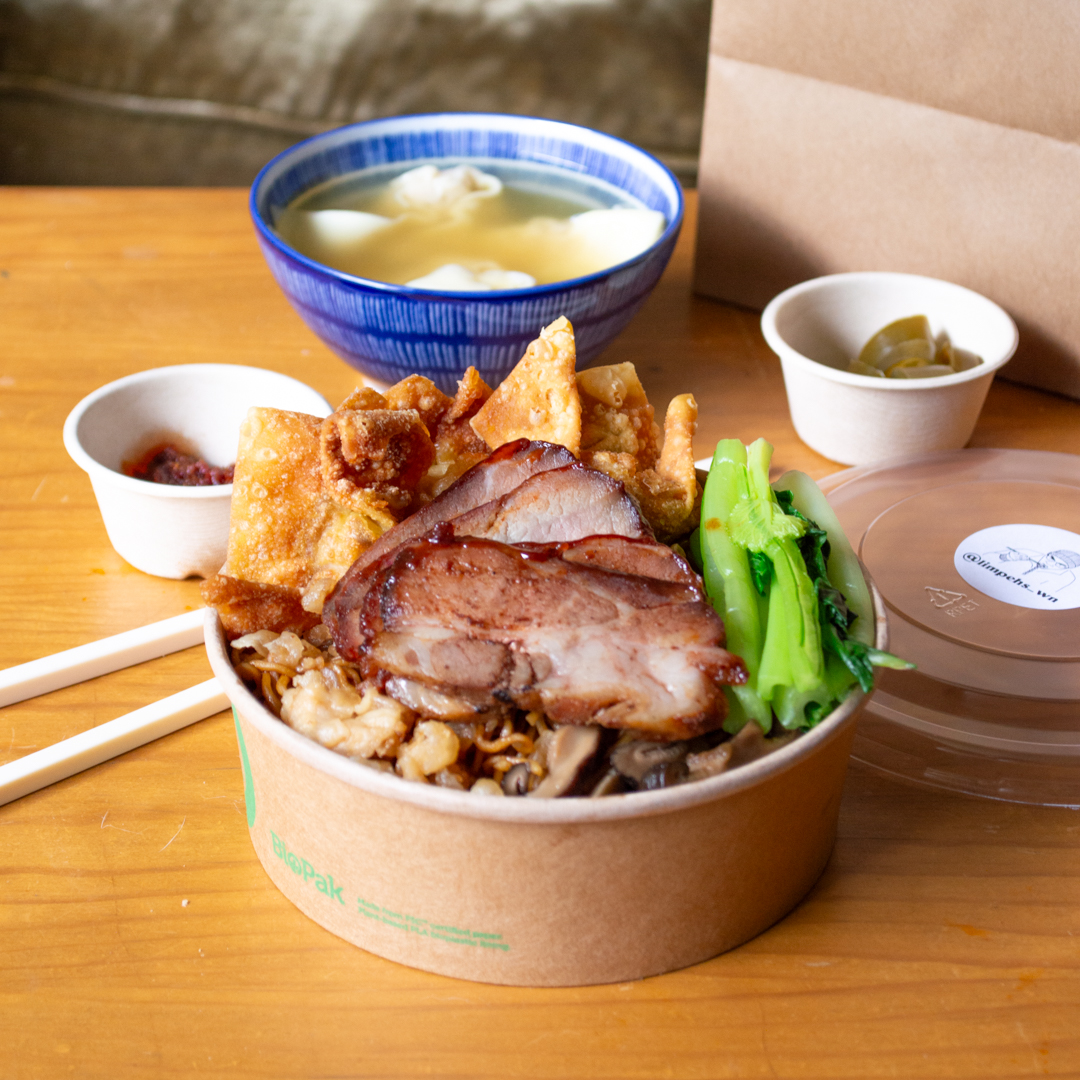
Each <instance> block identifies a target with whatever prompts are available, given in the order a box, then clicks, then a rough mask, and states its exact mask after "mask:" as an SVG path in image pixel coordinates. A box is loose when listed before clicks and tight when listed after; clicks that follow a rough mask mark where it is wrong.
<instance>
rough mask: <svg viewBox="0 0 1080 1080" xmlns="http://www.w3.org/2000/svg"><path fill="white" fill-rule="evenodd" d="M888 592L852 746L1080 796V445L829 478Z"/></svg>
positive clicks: (1013, 791) (1032, 793) (917, 765)
mask: <svg viewBox="0 0 1080 1080" xmlns="http://www.w3.org/2000/svg"><path fill="white" fill-rule="evenodd" d="M821 486H822V488H823V490H824V491H825V492H826V494H827V495H828V499H829V502H830V503H831V504H832V506H833V508H834V509H835V510H836V513H837V516H838V517H839V519H840V522H841V524H842V525H843V527H844V529H845V531H846V532H847V534H848V537H849V538H850V539H851V541H852V543H853V545H854V546H855V549H856V550H857V551H858V552H859V555H860V557H861V558H862V560H863V562H864V563H865V565H866V567H867V569H868V570H869V572H870V574H871V576H872V577H873V578H874V581H875V582H876V584H877V586H878V588H879V589H880V590H881V593H882V595H883V596H884V598H885V602H886V605H887V606H888V609H889V627H890V633H891V645H890V648H891V649H892V651H893V652H895V653H896V654H898V655H899V656H903V657H905V658H906V659H908V660H913V661H914V662H915V663H916V664H918V671H916V672H894V671H881V670H879V672H878V676H879V678H878V690H877V691H876V693H875V694H874V696H873V698H872V699H871V701H870V703H869V704H868V706H867V708H866V712H865V714H864V716H863V718H862V720H860V727H859V734H858V736H857V737H856V741H855V747H854V749H853V752H852V753H853V756H854V757H855V758H856V759H857V760H861V761H863V762H865V763H867V764H869V765H872V766H874V767H876V768H879V769H882V770H884V771H886V772H889V773H892V774H894V775H897V776H901V777H904V778H906V779H909V780H914V781H917V782H920V783H925V784H930V785H932V786H935V787H941V788H947V789H951V790H955V791H962V792H967V793H969V794H973V795H981V796H984V797H987V798H995V799H1005V800H1009V801H1013V802H1024V803H1038V804H1044V805H1052V806H1080V457H1077V456H1074V455H1072V454H1053V453H1046V452H1042V451H1035V450H956V451H950V452H947V453H939V454H929V455H926V456H924V457H917V458H905V459H904V460H901V461H893V462H885V463H882V464H878V465H871V466H863V467H861V468H857V469H848V470H846V471H844V472H840V473H836V474H834V475H833V476H830V477H827V478H826V479H825V480H824V481H822V484H821Z"/></svg>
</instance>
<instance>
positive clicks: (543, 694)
mask: <svg viewBox="0 0 1080 1080" xmlns="http://www.w3.org/2000/svg"><path fill="white" fill-rule="evenodd" d="M638 548H640V549H641V550H635V549H638ZM663 552H666V554H663ZM630 566H634V567H637V568H638V569H639V570H640V569H642V568H650V569H651V570H652V571H653V572H655V573H656V574H657V575H658V576H646V575H643V574H641V573H627V572H623V571H622V570H621V569H617V567H630ZM605 567H612V568H611V569H606V568H605ZM369 577H370V580H358V581H354V582H353V583H352V587H350V588H345V589H342V588H341V587H340V586H339V589H338V590H337V591H335V593H334V595H333V596H332V597H331V599H330V600H329V601H328V602H327V605H326V609H325V611H324V613H323V614H324V619H325V621H326V624H327V626H328V627H329V628H330V631H331V633H332V634H333V637H334V643H335V644H336V646H337V648H338V651H339V652H340V653H341V654H342V656H344V657H345V658H346V659H348V660H352V661H354V662H356V663H358V664H360V665H361V668H362V670H363V671H364V673H365V676H366V677H367V678H374V679H376V680H378V681H379V682H380V683H381V684H382V685H383V686H384V687H385V688H386V690H387V692H388V693H390V694H394V693H395V690H397V691H399V692H402V691H404V694H403V696H407V697H409V698H410V700H411V702H416V701H419V700H420V699H421V698H422V694H421V693H420V691H421V689H422V688H424V687H426V688H428V689H430V690H431V691H433V692H434V693H435V694H437V695H442V696H443V698H444V699H445V701H446V702H458V703H468V705H469V707H471V708H472V709H473V710H474V712H476V713H486V712H491V711H497V710H499V709H500V708H508V707H511V706H512V707H517V708H522V709H542V710H543V712H544V713H545V714H546V715H547V716H548V717H549V718H550V719H551V720H552V721H554V722H555V723H557V724H599V725H601V726H604V727H612V728H633V729H635V730H638V731H642V732H647V733H648V734H650V735H653V736H657V737H661V738H667V739H684V738H689V737H691V736H693V735H697V734H701V733H703V732H706V731H711V730H713V729H715V728H716V727H718V726H719V725H720V723H721V721H722V720H723V718H724V715H725V702H724V697H723V693H722V691H721V688H720V686H719V685H718V684H720V683H742V682H745V681H746V669H745V667H744V666H743V663H742V661H741V660H740V659H739V658H738V657H735V656H732V655H731V654H730V653H729V652H727V651H726V650H725V649H724V648H723V647H722V646H723V642H724V628H723V624H722V622H721V621H720V619H719V617H718V616H717V615H716V613H715V612H714V611H713V610H712V608H711V607H710V606H709V605H708V603H707V602H706V600H705V597H704V595H703V594H702V591H701V586H700V579H698V578H697V576H696V575H695V574H694V573H693V571H691V570H690V569H689V567H687V566H686V565H685V563H683V562H682V560H681V559H679V558H678V557H677V556H675V555H674V554H673V553H672V552H671V551H670V549H667V548H664V547H663V545H660V544H657V543H656V542H655V541H654V540H649V539H641V540H632V539H627V538H623V537H590V538H589V539H587V540H583V541H577V542H570V543H561V544H522V545H518V546H516V547H511V546H509V545H506V544H501V543H498V542H496V541H492V540H480V539H473V538H455V537H454V536H453V530H452V527H451V526H448V525H441V526H439V527H437V528H436V529H435V530H434V532H433V533H432V534H431V535H430V536H428V537H426V538H424V539H422V540H419V541H414V542H412V543H409V544H406V545H402V546H401V547H399V548H398V549H397V550H396V551H394V552H393V553H392V554H391V555H390V556H387V557H386V558H384V559H383V560H381V561H380V562H379V563H378V564H377V565H375V566H373V567H371V568H370V571H369ZM342 584H344V580H343V582H342ZM354 601H355V603H354ZM443 707H444V708H446V707H448V706H447V705H446V704H445V703H444V706H443ZM444 715H445V713H444Z"/></svg>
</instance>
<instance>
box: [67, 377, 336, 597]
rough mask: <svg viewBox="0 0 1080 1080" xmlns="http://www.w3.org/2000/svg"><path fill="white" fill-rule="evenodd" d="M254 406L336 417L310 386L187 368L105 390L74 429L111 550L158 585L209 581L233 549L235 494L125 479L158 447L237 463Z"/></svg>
mask: <svg viewBox="0 0 1080 1080" xmlns="http://www.w3.org/2000/svg"><path fill="white" fill-rule="evenodd" d="M254 405H261V406H266V407H269V408H275V409H288V410H291V411H294V412H303V413H310V414H312V415H315V416H327V415H329V413H330V411H331V410H330V406H329V404H328V403H327V401H326V399H325V398H324V397H323V396H322V395H321V394H319V393H317V392H316V391H314V390H312V389H311V387H310V386H306V385H305V384H304V383H302V382H299V381H298V380H296V379H292V378H289V376H287V375H280V374H278V373H277V372H274V371H265V370H263V369H262V368H253V367H241V366H239V365H234V364H182V365H179V366H176V367H165V368H155V369H153V370H151V371H141V372H139V373H138V374H135V375H129V376H127V377H126V378H123V379H118V380H117V381H116V382H111V383H108V384H107V385H106V386H102V387H101V388H100V389H98V390H95V391H94V392H93V393H92V394H90V395H89V396H87V397H85V398H83V400H82V401H80V402H79V404H78V405H76V406H75V408H74V409H72V411H71V413H70V415H69V416H68V418H67V420H66V421H65V423H64V446H65V447H66V448H67V452H68V453H69V454H70V455H71V457H72V459H73V460H74V461H75V464H76V465H78V466H79V467H80V468H81V469H84V470H85V471H86V473H87V474H88V475H89V477H90V483H91V485H92V486H93V489H94V497H95V498H96V499H97V503H98V509H99V510H100V511H101V517H102V519H103V521H104V522H105V531H106V532H107V533H108V534H109V541H110V543H111V544H112V546H113V547H114V548H116V550H117V552H118V553H119V554H120V555H122V556H123V557H124V558H125V559H126V560H127V561H128V562H129V563H131V565H132V566H134V567H136V568H137V569H139V570H143V571H145V572H146V573H148V574H155V575H156V576H158V577H167V578H185V577H190V576H192V575H196V576H199V577H208V576H209V575H210V574H214V573H216V572H217V571H218V570H220V569H221V566H222V564H223V563H224V562H225V555H226V550H227V547H228V542H229V504H230V501H231V499H232V484H219V485H215V486H212V487H174V486H171V485H168V484H155V483H151V482H149V481H147V480H136V479H134V478H132V477H130V476H125V475H124V474H123V472H122V471H121V469H122V466H123V463H124V462H125V461H132V460H134V459H136V458H137V457H138V456H139V455H140V454H141V453H143V452H145V451H146V450H148V449H150V447H151V446H152V445H153V444H154V443H155V442H169V441H173V442H180V443H181V444H183V446H184V448H190V449H191V450H193V451H194V452H195V453H197V454H198V455H199V456H200V457H202V458H203V459H205V460H206V461H208V462H209V463H210V464H211V465H220V466H224V465H231V464H233V463H234V462H235V461H236V447H237V442H238V438H239V431H240V424H241V422H242V421H243V419H244V417H245V416H246V415H247V411H248V409H249V408H251V407H252V406H254Z"/></svg>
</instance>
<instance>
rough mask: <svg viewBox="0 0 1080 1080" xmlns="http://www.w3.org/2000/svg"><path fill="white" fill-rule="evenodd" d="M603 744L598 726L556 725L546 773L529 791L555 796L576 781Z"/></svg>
mask: <svg viewBox="0 0 1080 1080" xmlns="http://www.w3.org/2000/svg"><path fill="white" fill-rule="evenodd" d="M599 747H600V729H599V728H598V727H575V726H574V725H572V724H566V725H564V726H563V727H560V728H557V729H556V730H555V733H554V735H553V737H552V739H551V742H550V744H549V745H548V751H547V768H548V773H547V776H545V777H544V779H543V780H541V781H540V783H539V784H537V786H536V788H535V789H534V790H533V791H532V792H530V794H531V795H533V796H535V797H536V798H538V799H556V798H558V797H559V796H560V795H565V794H566V793H567V792H568V791H569V790H570V789H571V788H572V787H573V786H574V784H575V783H576V782H577V780H578V778H579V777H580V776H581V774H582V773H583V772H584V771H585V768H586V766H587V765H588V764H589V762H590V761H591V760H592V758H593V756H594V755H595V754H596V751H597V750H598V749H599Z"/></svg>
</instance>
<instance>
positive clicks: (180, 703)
mask: <svg viewBox="0 0 1080 1080" xmlns="http://www.w3.org/2000/svg"><path fill="white" fill-rule="evenodd" d="M199 614H200V616H201V614H202V613H201V612H200V613H199ZM181 618H186V616H181ZM167 621H168V620H167ZM157 625H161V624H160V623H159V624H157ZM135 632H137V631H133V633H135ZM117 636H118V637H123V636H124V635H123V634H119V635H117ZM106 640H110V639H106ZM99 644H100V643H99ZM180 647H181V648H183V647H184V646H180ZM71 651H72V652H76V651H77V650H75V649H72V650H71ZM59 655H60V656H63V655H64V654H63V653H60V654H59ZM155 655H159V654H155ZM25 666H28V665H25ZM117 666H122V665H117ZM108 670H110V671H115V670H116V668H115V667H113V668H109V669H108ZM95 674H100V672H95ZM60 685H63V686H67V685H69V684H68V683H61V684H60ZM228 707H229V699H228V697H227V696H226V695H225V693H224V691H223V690H222V689H221V687H220V685H219V684H218V681H217V679H207V680H206V682H203V683H199V685H198V686H192V687H190V688H189V689H187V690H181V691H180V693H179V694H173V695H172V696H171V697H167V698H164V699H163V700H161V701H155V702H154V704H153V705H147V706H146V707H145V708H142V709H136V710H135V711H134V712H130V713H126V714H125V715H124V716H119V717H117V718H116V719H115V720H109V721H108V722H107V723H104V724H99V725H98V726H97V727H94V728H91V729H90V730H89V731H83V732H81V733H80V734H78V735H73V736H72V737H71V738H70V739H64V740H63V741H62V742H58V743H54V744H53V745H52V746H47V747H45V749H44V750H36V751H35V752H34V753H32V754H27V755H26V756H25V757H21V758H19V759H18V760H17V761H12V762H9V763H8V764H7V765H0V806H2V805H3V804H4V803H9V802H12V801H13V800H14V799H19V798H22V796H23V795H29V794H30V792H31V791H37V790H38V789H39V788H43V787H47V786H48V785H49V784H55V783H56V781H57V780H64V779H66V778H67V777H69V776H74V774H75V773H77V772H82V771H83V770H84V769H89V768H90V767H91V766H93V765H99V764H100V763H101V762H103V761H108V759H109V758H113V757H117V756H118V755H119V754H124V753H126V752H127V751H128V750H134V749H135V747H137V746H142V745H143V744H144V743H148V742H152V741H153V740H154V739H160V738H161V736H162V735H169V734H171V733H172V732H174V731H178V730H179V729H180V728H182V727H187V725H188V724H194V723H195V722H196V721H197V720H204V719H205V718H206V717H208V716H213V715H214V713H218V712H221V711H222V710H223V709H227V708H228Z"/></svg>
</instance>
